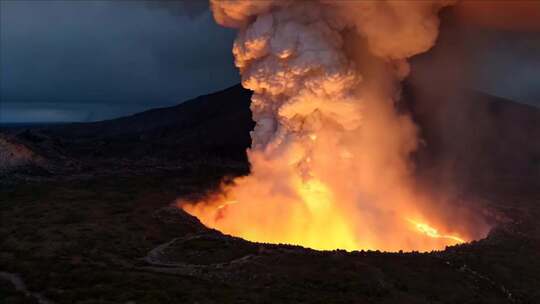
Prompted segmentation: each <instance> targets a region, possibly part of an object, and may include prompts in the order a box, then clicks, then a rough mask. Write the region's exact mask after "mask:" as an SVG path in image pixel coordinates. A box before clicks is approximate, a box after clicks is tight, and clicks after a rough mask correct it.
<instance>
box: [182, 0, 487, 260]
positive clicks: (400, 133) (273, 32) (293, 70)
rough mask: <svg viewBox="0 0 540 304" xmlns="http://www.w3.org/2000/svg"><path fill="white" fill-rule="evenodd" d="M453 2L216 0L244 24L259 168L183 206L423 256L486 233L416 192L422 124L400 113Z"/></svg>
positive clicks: (231, 22)
mask: <svg viewBox="0 0 540 304" xmlns="http://www.w3.org/2000/svg"><path fill="white" fill-rule="evenodd" d="M449 4H450V2H448V1H433V2H432V1H418V2H414V1H324V0H319V1H262V0H259V1H220V0H215V1H211V7H212V11H213V13H214V18H215V19H216V21H217V22H218V23H219V24H221V25H224V26H229V27H234V28H237V29H238V30H239V32H238V36H237V38H236V41H235V43H234V47H233V54H234V57H235V63H236V66H237V67H238V69H239V70H240V73H241V75H242V84H243V86H244V87H246V88H248V89H250V90H253V92H254V94H253V97H252V103H251V111H252V113H253V119H254V120H255V122H256V126H255V129H254V130H253V131H252V132H251V137H252V146H251V149H249V150H248V151H247V154H248V158H249V162H250V164H251V173H250V174H249V175H248V176H245V177H240V178H237V179H235V180H234V182H233V183H232V184H229V185H224V186H223V187H222V189H221V191H220V192H219V193H217V194H214V195H213V196H211V197H208V198H207V199H206V200H204V201H199V202H184V201H180V202H179V205H180V206H181V207H182V208H183V209H184V210H186V211H187V212H188V213H190V214H192V215H194V216H196V217H198V218H199V219H200V220H201V221H202V222H203V223H204V224H205V225H207V226H209V227H212V228H216V229H218V230H220V231H222V232H224V233H228V234H231V235H235V236H239V237H242V238H245V239H247V240H251V241H259V242H269V243H289V244H298V245H303V246H306V247H311V248H315V249H336V248H342V249H347V250H355V249H380V250H389V251H397V250H421V251H424V250H432V249H441V248H444V247H445V246H447V245H453V244H458V243H462V242H465V241H469V240H471V239H473V238H476V237H478V236H479V234H482V233H486V232H487V229H488V227H487V225H486V224H485V223H483V222H482V221H481V220H480V219H475V221H476V222H475V223H473V224H471V223H470V222H469V221H470V219H471V216H470V214H465V213H467V211H466V210H465V211H464V210H462V209H460V210H459V211H457V210H453V209H452V207H451V206H445V207H444V208H441V206H440V204H438V205H437V207H435V204H434V199H433V198H430V197H429V195H426V194H425V193H423V192H422V191H420V190H419V189H418V188H419V187H418V186H417V185H416V184H415V181H414V178H413V170H414V167H413V164H412V162H411V161H410V156H411V153H413V152H414V151H415V150H416V149H417V146H418V144H419V140H418V135H417V133H418V132H417V131H418V130H417V127H416V126H415V124H414V123H413V122H412V120H411V118H410V117H409V116H408V115H407V114H406V113H400V112H398V111H397V110H396V108H395V103H396V101H397V99H398V98H399V93H400V81H401V80H403V79H404V78H405V77H406V76H407V75H408V74H409V65H408V63H407V61H406V60H407V58H409V57H411V56H413V55H416V54H419V53H422V52H425V51H427V50H428V49H429V48H431V47H432V46H433V44H434V43H435V40H436V38H437V35H438V26H439V19H438V15H437V14H438V12H439V10H440V9H441V8H443V7H444V6H446V5H449ZM449 210H451V212H450V211H449ZM449 214H451V215H452V216H449ZM472 218H474V217H472ZM466 221H467V222H466ZM471 227H474V229H472V228H471ZM479 231H480V232H479Z"/></svg>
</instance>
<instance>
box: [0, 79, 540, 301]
mask: <svg viewBox="0 0 540 304" xmlns="http://www.w3.org/2000/svg"><path fill="white" fill-rule="evenodd" d="M403 96H404V97H403V99H402V100H401V101H400V103H401V105H400V107H402V108H403V109H404V111H409V112H410V113H412V116H413V117H414V120H415V123H416V124H418V125H419V126H420V127H421V129H422V130H423V133H422V134H421V137H422V139H423V141H424V142H425V144H424V145H422V147H421V148H420V149H419V150H418V151H417V152H416V153H415V155H413V157H414V161H415V164H416V173H415V174H416V175H417V176H418V178H419V179H420V180H422V181H423V182H424V183H426V184H427V185H429V187H430V188H431V189H434V190H433V191H434V192H436V190H437V189H442V188H444V189H446V188H448V187H452V189H453V193H455V196H454V198H455V200H456V201H462V202H475V206H476V207H477V208H478V209H477V210H478V214H477V216H479V217H483V218H485V219H486V220H487V221H489V222H490V223H491V225H492V229H491V231H490V232H489V234H488V235H487V237H485V238H483V239H480V240H477V241H473V242H470V243H464V244H459V245H455V246H450V247H448V248H446V249H445V250H440V251H432V252H424V253H419V252H416V251H412V252H400V251H397V252H381V251H378V250H361V251H351V252H346V251H343V250H332V251H316V250H312V249H307V248H303V247H300V246H293V245H279V244H264V243H257V242H248V241H245V240H243V239H240V238H236V237H232V236H228V235H224V234H222V233H220V232H219V231H216V230H213V229H209V228H208V227H205V226H204V225H202V224H201V223H200V222H199V221H198V220H197V219H196V218H194V217H192V216H190V215H188V214H186V213H185V212H184V211H183V210H181V209H178V208H176V205H175V202H176V200H177V199H178V198H179V197H180V198H190V199H192V200H200V199H202V198H204V197H206V196H208V195H211V194H212V193H213V192H214V191H216V190H217V189H218V187H219V185H220V183H221V182H222V181H223V180H225V181H227V180H230V179H231V178H234V177H237V176H243V175H246V174H248V173H249V170H250V168H249V164H248V163H247V159H246V149H247V148H248V147H249V146H250V137H249V132H250V131H251V130H252V128H253V121H252V119H251V113H250V110H249V104H250V98H251V93H250V92H249V91H248V90H245V89H243V88H242V87H241V86H239V85H238V86H234V87H231V88H229V89H226V90H224V91H221V92H217V93H214V94H210V95H205V96H201V97H198V98H196V99H193V100H190V101H186V102H184V103H181V104H179V105H177V106H174V107H169V108H161V109H155V110H150V111H146V112H143V113H139V114H135V115H132V116H129V117H123V118H119V119H114V120H109V121H102V122H95V123H77V124H64V125H53V126H50V127H43V126H40V127H36V128H15V129H4V130H3V131H2V133H3V136H4V138H7V139H6V141H5V142H8V143H9V145H7V144H3V145H2V146H1V149H2V157H3V161H6V160H8V159H9V158H10V157H12V158H13V159H15V160H19V159H21V158H20V157H19V156H13V155H12V154H10V153H16V150H17V149H15V150H13V147H14V146H16V147H18V150H20V151H24V153H25V154H24V155H32V158H31V159H39V162H32V161H25V162H10V164H12V165H11V166H10V167H9V170H6V169H5V168H7V167H6V166H4V167H2V170H3V171H2V177H1V178H2V179H1V183H2V189H1V190H0V197H1V201H2V203H3V207H2V214H1V222H2V225H1V230H0V233H1V238H0V240H1V248H2V250H1V254H0V271H2V274H3V275H2V278H4V277H5V278H8V279H9V278H11V279H12V278H14V276H16V277H17V278H20V279H22V280H24V282H25V288H27V290H29V291H30V292H32V293H33V294H39V295H40V296H41V297H44V298H46V299H48V300H50V301H54V302H58V303H74V302H77V301H98V300H99V301H101V300H103V299H105V300H106V301H109V302H126V301H136V302H137V303H139V302H140V303H151V302H152V301H154V302H155V301H158V302H179V301H188V302H189V301H197V302H200V303H223V302H231V303H238V302H265V301H266V300H265V299H273V301H274V302H283V303H297V302H310V303H314V302H326V303H350V302H373V303H395V302H399V303H424V302H425V303H428V302H437V303H454V302H457V301H462V302H465V303H473V302H474V303H508V302H514V303H535V302H538V301H539V299H540V294H539V293H538V286H540V276H539V274H540V264H539V262H538V261H539V259H538V252H540V225H538V223H537V221H536V218H537V216H538V215H540V209H539V208H538V202H539V201H540V196H539V192H538V189H540V184H539V181H540V161H539V160H540V144H539V142H538V141H537V140H535V139H538V138H539V137H540V123H539V122H540V110H538V109H537V108H534V107H531V106H527V105H523V104H519V103H516V102H512V101H510V100H506V99H503V98H498V97H494V96H490V95H487V94H483V93H480V92H473V91H462V92H458V93H456V94H453V95H451V96H448V95H446V96H434V95H432V94H428V93H426V92H423V91H421V90H420V89H418V88H415V87H414V86H413V85H410V84H407V85H406V86H405V89H404V94H403ZM433 98H438V100H439V101H440V102H439V103H438V104H437V106H436V107H435V106H434V104H433V103H430V102H429V101H430V100H433ZM426 113H432V114H433V113H434V114H435V115H426ZM8 149H10V150H9V151H8ZM12 150H13V151H12ZM10 151H11V152H10ZM471 151H474V153H471ZM6 163H8V162H7V161H6ZM19 164H20V165H19ZM36 228H39V229H36ZM0 282H2V284H3V285H0V287H1V289H0V295H1V296H2V297H4V298H7V299H11V300H17V299H18V300H26V299H27V297H26V296H25V295H24V294H23V293H22V292H21V291H17V290H16V289H13V287H12V285H11V284H9V282H6V283H4V282H5V281H0ZM433 282H437V283H436V284H433ZM100 299H101V300H100Z"/></svg>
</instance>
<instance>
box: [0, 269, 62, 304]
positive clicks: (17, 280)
mask: <svg viewBox="0 0 540 304" xmlns="http://www.w3.org/2000/svg"><path fill="white" fill-rule="evenodd" d="M0 279H2V280H6V281H10V282H11V284H13V286H14V287H15V289H16V290H17V291H20V292H22V293H24V294H25V295H26V296H27V297H32V298H34V299H36V300H37V301H38V303H40V304H54V302H53V301H51V300H48V299H47V298H45V297H44V296H43V295H41V294H40V293H37V292H31V291H30V290H28V287H27V286H26V284H25V283H24V281H23V279H22V278H21V276H20V275H18V274H16V273H10V272H4V271H0Z"/></svg>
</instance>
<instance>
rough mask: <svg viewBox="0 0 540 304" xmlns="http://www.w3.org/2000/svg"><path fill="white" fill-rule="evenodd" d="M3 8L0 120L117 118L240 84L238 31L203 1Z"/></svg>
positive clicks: (89, 1) (45, 1)
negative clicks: (219, 21) (234, 49)
mask: <svg viewBox="0 0 540 304" xmlns="http://www.w3.org/2000/svg"><path fill="white" fill-rule="evenodd" d="M197 3H198V4H199V5H197ZM200 4H202V5H200ZM0 5H1V7H0V11H1V18H0V22H1V24H0V33H1V41H0V43H1V44H0V90H1V91H0V100H1V104H0V120H1V121H3V122H6V121H51V120H53V121H54V120H60V121H65V120H69V121H87V120H97V119H104V118H110V117H114V116H119V115H124V114H127V113H133V112H137V111H141V110H144V109H148V108H153V107H160V106H167V105H172V104H176V103H178V102H180V101H183V100H186V99H189V98H191V97H194V96H197V95H200V94H205V93H209V92H212V91H216V90H219V89H222V88H225V87H227V86H230V85H233V84H235V83H238V82H239V77H238V73H237V71H236V70H235V68H234V66H233V63H232V54H231V51H230V49H231V44H232V41H233V39H234V32H233V31H232V30H229V29H224V28H221V27H219V26H217V25H216V24H215V23H214V22H213V19H212V17H211V15H210V12H209V11H208V6H207V5H206V3H205V2H200V1H198V2H189V3H187V4H186V3H182V2H164V3H161V5H160V4H155V3H151V2H144V1H97V0H77V1H49V0H30V1H21V0H0Z"/></svg>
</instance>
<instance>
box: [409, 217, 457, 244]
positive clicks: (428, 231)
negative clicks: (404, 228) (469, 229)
mask: <svg viewBox="0 0 540 304" xmlns="http://www.w3.org/2000/svg"><path fill="white" fill-rule="evenodd" d="M407 221H409V222H410V223H411V224H413V225H414V227H415V228H416V229H417V230H418V231H419V232H421V233H423V234H425V235H427V236H429V237H431V238H436V239H449V240H453V241H455V242H456V243H465V240H464V239H462V238H460V237H457V236H455V235H448V234H440V233H439V231H438V230H437V229H435V228H433V227H431V226H429V225H428V224H426V223H420V222H417V221H413V220H411V219H407Z"/></svg>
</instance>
